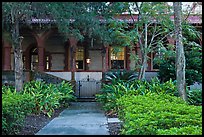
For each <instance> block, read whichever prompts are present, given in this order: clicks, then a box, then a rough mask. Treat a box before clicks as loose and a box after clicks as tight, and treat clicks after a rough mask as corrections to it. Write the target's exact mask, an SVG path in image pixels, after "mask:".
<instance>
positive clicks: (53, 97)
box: [23, 81, 74, 117]
mask: <svg viewBox="0 0 204 137" xmlns="http://www.w3.org/2000/svg"><path fill="white" fill-rule="evenodd" d="M23 92H24V93H29V94H31V95H32V99H33V100H34V101H35V109H34V110H33V112H34V113H41V112H42V113H44V114H46V115H48V116H49V117H51V116H52V114H53V113H54V109H55V108H59V107H60V106H61V104H60V103H63V104H64V103H65V102H66V101H68V100H69V101H70V100H71V99H74V95H73V94H72V93H73V92H74V91H73V90H72V86H71V84H70V83H66V82H62V83H60V84H59V85H56V84H51V83H48V84H47V83H45V82H43V81H31V82H28V83H26V84H25V85H24V88H23Z"/></svg>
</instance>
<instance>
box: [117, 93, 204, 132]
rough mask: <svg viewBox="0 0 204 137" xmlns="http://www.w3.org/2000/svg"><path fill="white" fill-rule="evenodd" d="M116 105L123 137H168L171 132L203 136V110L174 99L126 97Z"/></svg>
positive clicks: (152, 94) (145, 96) (171, 97)
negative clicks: (141, 136) (160, 136)
mask: <svg viewBox="0 0 204 137" xmlns="http://www.w3.org/2000/svg"><path fill="white" fill-rule="evenodd" d="M117 106H119V109H118V111H119V118H120V119H121V120H122V121H123V129H122V134H125V135H157V134H169V135H171V134H175V133H173V131H174V130H176V131H177V132H176V133H177V134H186V135H188V134H190V135H193V134H202V130H201V128H202V107H201V106H192V105H188V104H186V103H185V102H184V101H183V100H182V99H181V98H178V97H175V96H170V95H168V94H160V95H158V94H156V93H149V94H146V95H138V96H129V95H125V96H123V97H121V98H119V99H118V100H117ZM196 127H197V128H196ZM195 128H196V129H197V130H196V131H194V130H193V129H195Z"/></svg>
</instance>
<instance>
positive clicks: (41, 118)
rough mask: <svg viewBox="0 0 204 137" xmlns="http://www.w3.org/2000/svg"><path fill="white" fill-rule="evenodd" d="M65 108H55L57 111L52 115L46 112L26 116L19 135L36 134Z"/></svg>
mask: <svg viewBox="0 0 204 137" xmlns="http://www.w3.org/2000/svg"><path fill="white" fill-rule="evenodd" d="M64 109H65V108H58V109H55V113H54V114H53V116H52V117H50V118H49V117H48V116H46V115H44V114H39V115H35V114H31V115H28V116H26V118H25V121H24V125H23V127H22V129H21V130H20V132H19V133H18V134H17V135H35V134H36V133H37V132H38V131H39V130H40V129H42V128H43V127H44V126H45V125H47V124H48V123H49V122H50V121H51V120H52V119H54V118H55V117H57V116H59V114H60V113H61V112H62V111H63V110H64Z"/></svg>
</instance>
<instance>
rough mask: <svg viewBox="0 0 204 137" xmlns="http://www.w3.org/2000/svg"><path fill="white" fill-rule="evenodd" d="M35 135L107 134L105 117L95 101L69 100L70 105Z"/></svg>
mask: <svg viewBox="0 0 204 137" xmlns="http://www.w3.org/2000/svg"><path fill="white" fill-rule="evenodd" d="M36 135H109V132H108V123H107V118H106V117H105V115H104V112H103V111H102V110H101V106H100V105H99V103H97V102H71V106H70V107H69V108H67V109H65V110H64V111H62V112H61V114H60V115H59V116H58V117H56V118H54V119H53V120H52V121H51V122H50V123H48V124H47V125H46V126H45V127H43V128H42V129H41V130H40V131H39V132H38V133H36Z"/></svg>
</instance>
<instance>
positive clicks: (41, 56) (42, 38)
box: [32, 30, 53, 71]
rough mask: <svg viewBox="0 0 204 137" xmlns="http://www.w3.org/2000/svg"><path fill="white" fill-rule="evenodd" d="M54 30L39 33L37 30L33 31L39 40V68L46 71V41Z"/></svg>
mask: <svg viewBox="0 0 204 137" xmlns="http://www.w3.org/2000/svg"><path fill="white" fill-rule="evenodd" d="M52 32H53V31H52V30H48V31H43V32H40V33H37V32H35V31H33V32H32V34H33V35H34V37H35V38H36V41H37V48H38V70H39V71H44V70H45V41H46V40H47V38H48V37H49V36H50V34H51V33H52Z"/></svg>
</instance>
